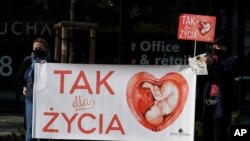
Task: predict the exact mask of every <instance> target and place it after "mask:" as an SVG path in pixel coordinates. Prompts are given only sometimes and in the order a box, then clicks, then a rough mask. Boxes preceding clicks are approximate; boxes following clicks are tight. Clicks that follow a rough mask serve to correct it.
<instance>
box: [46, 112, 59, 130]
mask: <svg viewBox="0 0 250 141" xmlns="http://www.w3.org/2000/svg"><path fill="white" fill-rule="evenodd" d="M44 115H45V116H53V117H52V119H51V120H50V121H49V122H48V123H47V124H46V125H45V126H44V127H43V132H58V129H49V127H50V126H51V124H52V123H53V122H54V121H55V120H56V119H57V118H58V116H59V113H54V112H45V113H44Z"/></svg>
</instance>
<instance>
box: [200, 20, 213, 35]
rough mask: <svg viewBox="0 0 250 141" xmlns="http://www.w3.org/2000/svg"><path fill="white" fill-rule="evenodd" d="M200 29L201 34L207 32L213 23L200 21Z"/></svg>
mask: <svg viewBox="0 0 250 141" xmlns="http://www.w3.org/2000/svg"><path fill="white" fill-rule="evenodd" d="M198 29H199V31H200V33H201V35H203V36H204V35H205V34H207V33H208V32H209V31H210V29H211V24H210V23H209V22H201V21H200V22H199V25H198Z"/></svg>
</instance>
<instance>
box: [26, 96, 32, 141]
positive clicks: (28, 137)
mask: <svg viewBox="0 0 250 141" xmlns="http://www.w3.org/2000/svg"><path fill="white" fill-rule="evenodd" d="M32 109H33V101H31V100H28V99H26V100H25V116H26V135H25V141H31V133H32Z"/></svg>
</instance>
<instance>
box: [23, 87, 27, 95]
mask: <svg viewBox="0 0 250 141" xmlns="http://www.w3.org/2000/svg"><path fill="white" fill-rule="evenodd" d="M26 94H27V87H23V95H25V96H26Z"/></svg>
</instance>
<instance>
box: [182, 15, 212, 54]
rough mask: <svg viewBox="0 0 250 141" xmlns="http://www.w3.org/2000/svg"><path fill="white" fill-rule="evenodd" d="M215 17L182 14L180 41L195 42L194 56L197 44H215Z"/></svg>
mask: <svg viewBox="0 0 250 141" xmlns="http://www.w3.org/2000/svg"><path fill="white" fill-rule="evenodd" d="M215 25H216V17H215V16H204V15H195V14H181V15H180V17H179V26H178V39H180V40H193V41H195V46H194V56H195V52H196V42H197V41H203V42H213V41H214V36H215Z"/></svg>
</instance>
